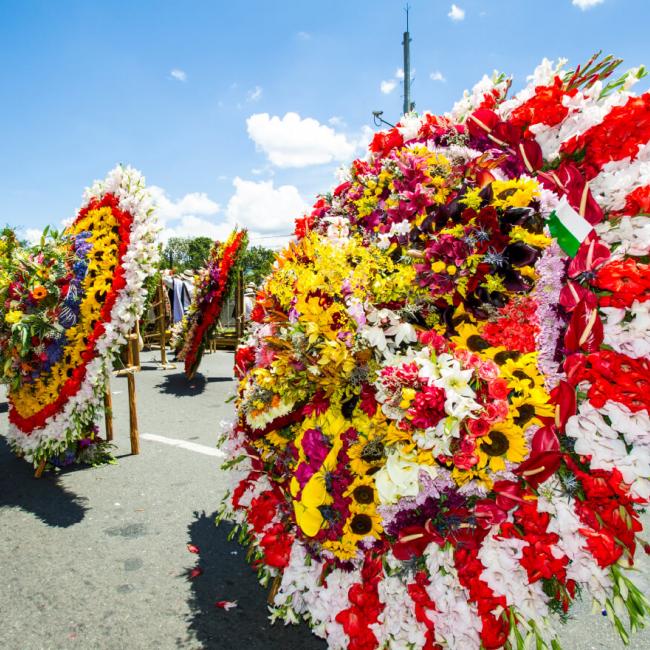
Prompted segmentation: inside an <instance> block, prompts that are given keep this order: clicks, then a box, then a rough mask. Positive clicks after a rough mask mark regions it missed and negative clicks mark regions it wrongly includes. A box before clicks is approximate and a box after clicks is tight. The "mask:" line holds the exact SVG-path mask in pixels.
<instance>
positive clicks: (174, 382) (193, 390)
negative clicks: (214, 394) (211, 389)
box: [156, 373, 233, 397]
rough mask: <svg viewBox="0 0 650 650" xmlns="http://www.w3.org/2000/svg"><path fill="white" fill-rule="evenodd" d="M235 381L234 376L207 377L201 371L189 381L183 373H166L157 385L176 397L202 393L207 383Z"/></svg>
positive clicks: (164, 391)
mask: <svg viewBox="0 0 650 650" xmlns="http://www.w3.org/2000/svg"><path fill="white" fill-rule="evenodd" d="M224 381H233V379H232V377H206V376H205V375H202V374H201V373H199V374H197V375H196V376H195V377H194V379H192V381H188V379H187V377H185V375H184V374H183V373H175V374H173V375H165V379H164V380H163V381H162V382H161V383H160V384H158V385H157V386H156V388H159V389H160V390H161V391H162V392H163V393H166V394H167V395H175V396H176V397H192V396H194V395H200V394H201V393H202V392H203V391H204V390H205V387H206V386H207V384H211V383H214V382H224Z"/></svg>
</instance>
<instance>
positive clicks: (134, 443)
mask: <svg viewBox="0 0 650 650" xmlns="http://www.w3.org/2000/svg"><path fill="white" fill-rule="evenodd" d="M131 336H132V337H133V335H131ZM137 345H138V340H137V339H134V338H131V339H130V340H129V344H128V347H127V352H126V358H127V365H128V368H127V370H128V371H129V372H128V375H127V377H126V381H127V384H128V390H129V424H130V436H131V453H132V454H133V455H136V454H139V453H140V436H139V433H138V411H137V407H136V402H135V370H136V366H134V365H133V361H134V354H133V347H134V346H137Z"/></svg>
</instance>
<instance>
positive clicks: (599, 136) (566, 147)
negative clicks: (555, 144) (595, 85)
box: [560, 93, 650, 179]
mask: <svg viewBox="0 0 650 650" xmlns="http://www.w3.org/2000/svg"><path fill="white" fill-rule="evenodd" d="M649 140H650V93H645V94H643V95H641V96H639V97H630V98H629V100H628V101H627V103H626V104H625V105H623V106H615V107H614V108H613V109H612V110H611V111H610V112H609V113H608V114H607V115H606V116H605V118H604V119H603V120H602V121H601V122H600V123H599V124H596V125H594V126H592V127H591V128H590V129H587V131H585V132H584V133H582V134H580V135H578V136H575V137H573V138H571V139H570V140H568V141H567V142H564V143H563V144H562V147H561V148H560V151H561V152H562V153H565V154H568V155H571V154H573V153H577V152H580V151H583V152H584V160H583V162H582V166H583V168H584V170H585V173H586V175H587V178H588V179H592V178H593V177H594V176H596V175H597V174H598V172H599V171H600V170H601V169H602V168H603V166H604V165H605V164H607V163H608V162H612V161H615V160H623V159H624V158H628V157H629V158H631V159H634V157H635V156H636V154H637V153H638V150H639V145H640V144H643V143H646V142H648V141H649Z"/></svg>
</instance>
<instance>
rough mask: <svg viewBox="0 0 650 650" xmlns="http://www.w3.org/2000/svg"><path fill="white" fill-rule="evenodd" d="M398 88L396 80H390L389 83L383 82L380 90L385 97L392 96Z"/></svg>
mask: <svg viewBox="0 0 650 650" xmlns="http://www.w3.org/2000/svg"><path fill="white" fill-rule="evenodd" d="M395 88H397V81H395V79H389V80H388V81H382V82H381V85H380V86H379V89H380V90H381V92H382V93H384V95H390V93H392V92H393V90H395Z"/></svg>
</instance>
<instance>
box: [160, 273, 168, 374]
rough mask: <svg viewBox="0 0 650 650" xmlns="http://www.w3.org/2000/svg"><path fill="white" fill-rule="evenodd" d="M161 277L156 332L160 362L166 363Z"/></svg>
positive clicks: (164, 364) (161, 280)
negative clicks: (158, 341) (158, 337)
mask: <svg viewBox="0 0 650 650" xmlns="http://www.w3.org/2000/svg"><path fill="white" fill-rule="evenodd" d="M164 291H165V289H164V287H163V279H162V276H160V282H159V283H158V333H159V334H160V363H161V365H163V366H166V365H167V340H166V336H165V294H164Z"/></svg>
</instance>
